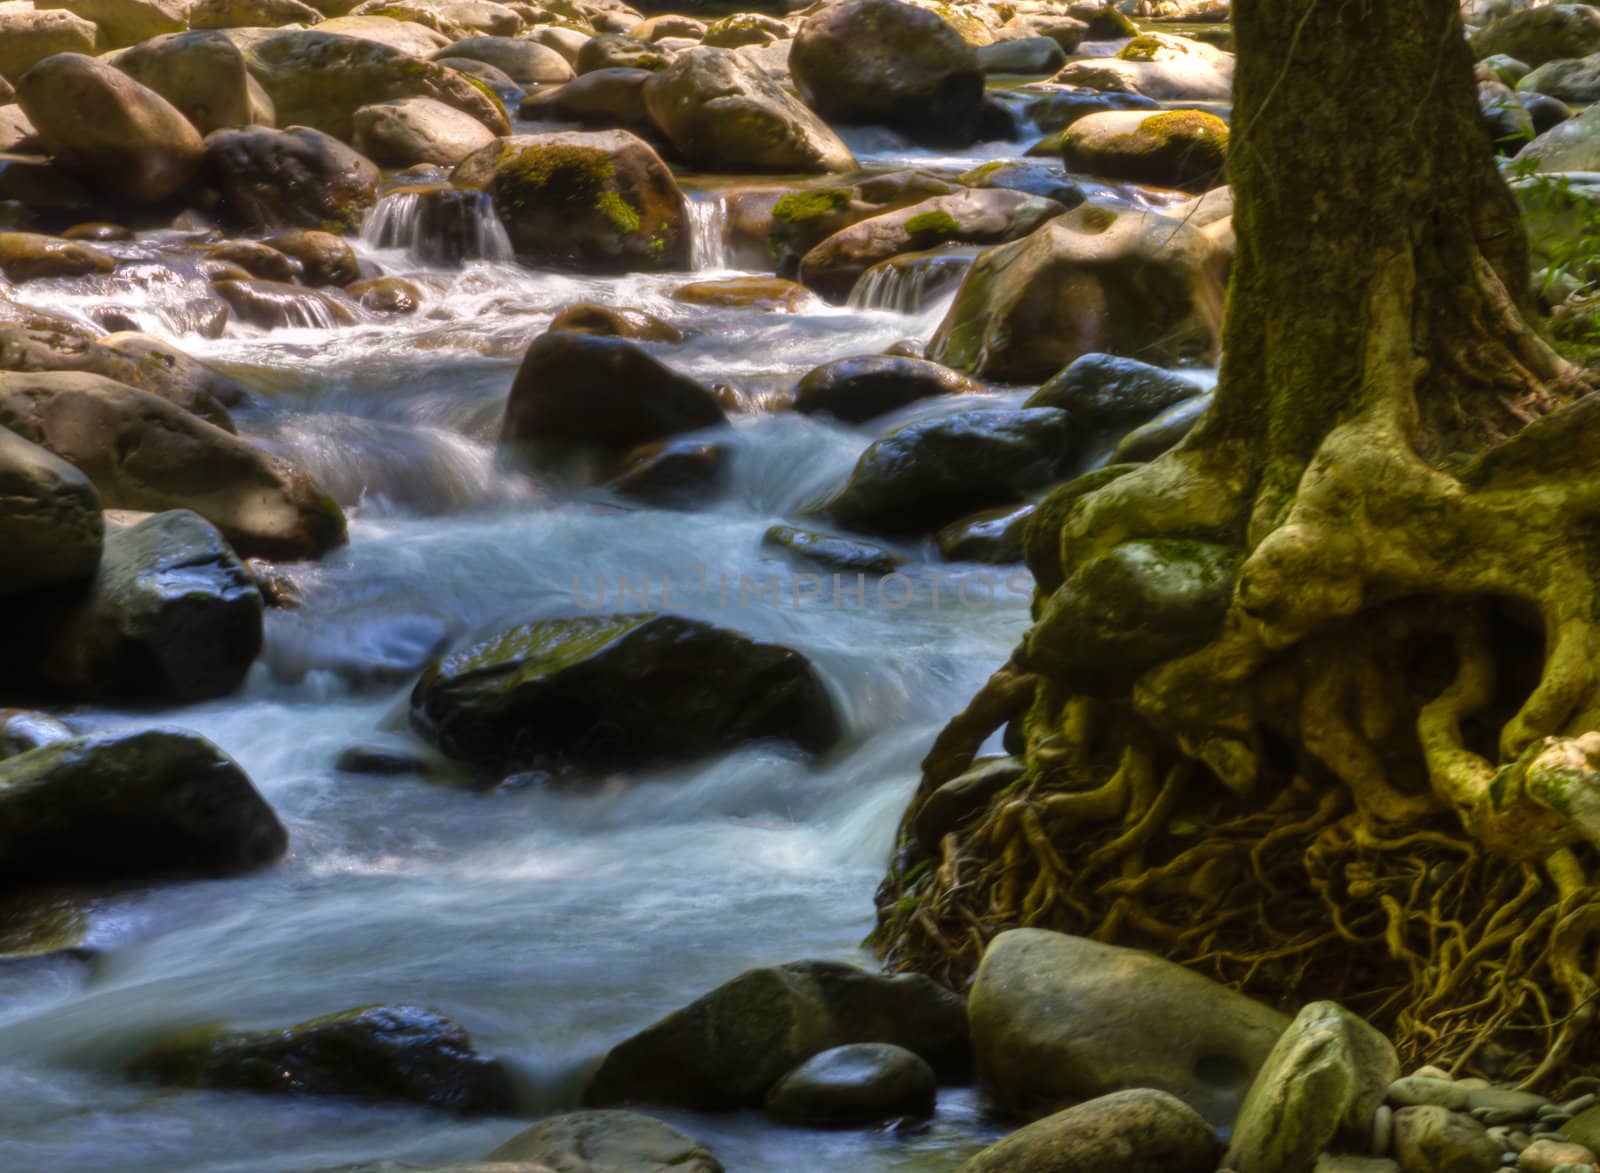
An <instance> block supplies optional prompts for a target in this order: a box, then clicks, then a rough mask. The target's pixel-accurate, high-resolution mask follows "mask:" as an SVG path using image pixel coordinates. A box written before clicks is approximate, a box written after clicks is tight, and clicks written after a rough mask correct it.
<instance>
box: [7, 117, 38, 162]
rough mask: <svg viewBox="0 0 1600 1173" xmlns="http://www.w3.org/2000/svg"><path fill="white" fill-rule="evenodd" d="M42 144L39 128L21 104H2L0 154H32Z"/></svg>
mask: <svg viewBox="0 0 1600 1173" xmlns="http://www.w3.org/2000/svg"><path fill="white" fill-rule="evenodd" d="M41 146H42V144H41V143H40V142H39V131H38V128H36V127H35V126H34V125H33V123H32V122H30V121H28V116H27V115H26V114H25V113H23V110H22V107H21V106H17V105H11V106H0V154H6V155H8V154H32V153H35V152H37V151H38V150H40V148H41Z"/></svg>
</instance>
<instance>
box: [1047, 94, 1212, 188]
mask: <svg viewBox="0 0 1600 1173" xmlns="http://www.w3.org/2000/svg"><path fill="white" fill-rule="evenodd" d="M1061 153H1062V157H1063V158H1064V159H1065V160H1066V164H1067V169H1068V170H1069V171H1074V172H1080V173H1083V174H1086V175H1096V176H1099V177H1101V178H1102V179H1121V180H1127V181H1129V182H1132V183H1145V184H1152V185H1154V186H1156V187H1175V188H1179V189H1182V190H1184V191H1196V192H1200V191H1206V190H1207V189H1209V188H1213V187H1216V186H1217V185H1218V184H1220V183H1222V182H1223V177H1222V166H1223V162H1224V160H1225V159H1226V157H1227V153H1228V124H1227V123H1226V122H1224V121H1222V119H1220V118H1218V117H1217V116H1216V115H1215V114H1207V113H1206V112H1205V111H1203V110H1167V111H1163V112H1161V113H1159V114H1148V113H1145V112H1144V111H1141V110H1113V111H1108V112H1106V113H1104V114H1090V115H1089V116H1088V117H1087V118H1080V119H1078V120H1077V121H1076V122H1074V123H1073V124H1072V126H1071V128H1070V129H1068V131H1067V133H1066V137H1065V138H1064V139H1063V141H1062V148H1061Z"/></svg>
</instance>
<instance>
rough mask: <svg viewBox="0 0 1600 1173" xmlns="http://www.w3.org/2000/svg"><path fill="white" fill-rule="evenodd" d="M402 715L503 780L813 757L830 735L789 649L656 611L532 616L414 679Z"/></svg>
mask: <svg viewBox="0 0 1600 1173" xmlns="http://www.w3.org/2000/svg"><path fill="white" fill-rule="evenodd" d="M619 590H620V587H619ZM411 717H412V724H413V725H414V726H415V727H416V728H417V729H418V731H419V732H421V733H422V734H423V735H424V736H425V737H427V738H428V739H429V740H431V741H432V742H434V743H435V744H437V745H438V746H439V748H440V749H442V750H443V751H444V752H445V753H446V754H449V755H450V756H451V757H454V758H457V759H458V760H461V761H464V762H467V763H469V764H471V765H474V766H477V767H479V768H480V769H483V770H486V771H490V772H496V771H498V772H501V773H504V772H508V771H511V770H515V769H522V768H529V767H538V768H550V767H570V768H573V769H577V770H596V769H613V768H628V767H641V766H650V765H657V764H669V763H673V762H680V761H686V760H690V759H693V758H696V757H700V756H703V755H705V754H708V753H713V752H716V751H718V750H725V749H730V748H732V747H734V746H736V745H739V744H741V743H744V742H747V741H753V740H761V739H768V738H772V739H780V740H786V741H790V742H793V743H795V744H796V745H798V746H800V747H801V748H802V749H805V750H808V751H812V752H818V751H821V750H824V749H826V748H827V747H828V746H830V745H831V744H832V743H833V741H834V740H835V738H836V737H837V736H838V725H837V720H836V718H835V716H834V712H833V706H832V703H831V702H830V701H829V699H828V695H827V692H826V690H824V689H823V687H822V684H821V682H820V681H819V680H818V679H817V677H816V674H815V673H814V672H813V670H812V668H811V665H810V664H809V663H808V662H807V661H806V659H805V657H803V656H801V655H800V654H799V653H798V652H795V651H791V650H790V649H788V648H784V647H780V646H778V645H776V644H769V643H761V642H758V641H755V640H752V639H749V638H748V637H746V636H743V635H740V634H738V633H737V632H733V631H728V630H726V629H723V628H719V627H715V626H713V625H712V624H709V623H706V622H703V621H701V620H696V619H690V618H687V617H685V616H681V615H673V614H663V613H658V612H634V613H621V614H616V613H609V614H590V615H579V616H573V617H570V618H565V619H546V620H538V621H535V622H532V623H525V624H522V625H520V626H518V627H513V628H511V629H509V630H507V631H503V632H500V633H499V634H497V635H494V636H491V637H489V638H488V639H486V640H483V641H481V642H478V643H475V644H470V645H469V646H467V647H465V648H462V649H460V650H459V651H456V652H452V653H450V654H449V655H447V656H445V657H443V658H442V659H440V660H437V661H435V662H434V663H433V664H432V665H430V666H429V668H428V669H427V670H426V671H425V672H424V673H423V675H422V679H421V680H420V681H419V682H418V683H417V686H416V689H415V690H414V691H413V692H412V695H411Z"/></svg>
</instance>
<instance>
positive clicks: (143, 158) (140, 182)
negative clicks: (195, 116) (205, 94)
mask: <svg viewBox="0 0 1600 1173" xmlns="http://www.w3.org/2000/svg"><path fill="white" fill-rule="evenodd" d="M3 36H4V34H3V33H0V37H3ZM17 101H18V102H19V103H21V105H22V108H23V110H24V111H26V112H27V115H28V118H29V119H30V120H31V121H32V122H33V124H34V126H36V127H37V128H38V130H39V138H40V141H41V142H43V143H44V145H45V148H46V149H47V150H48V151H49V152H50V154H51V155H52V156H53V157H55V158H56V159H58V160H59V161H60V162H61V163H62V164H63V165H64V166H66V167H69V168H70V169H72V170H74V171H77V172H80V173H82V174H83V175H85V176H86V177H87V178H88V179H90V180H91V181H92V182H93V183H95V184H97V185H99V186H100V187H102V188H104V189H105V190H106V191H108V192H110V193H111V194H113V195H117V196H120V197H122V198H125V199H128V200H132V201H134V202H135V203H159V202H160V201H162V200H165V199H167V198H168V197H169V196H172V195H175V194H177V192H178V191H179V190H180V189H182V188H183V187H184V185H186V184H187V183H188V182H189V180H190V179H192V178H193V177H194V174H195V172H197V171H198V170H199V169H200V159H201V155H202V154H203V152H204V146H203V144H202V142H201V139H200V134H199V132H198V131H196V130H195V128H194V127H193V126H191V125H190V124H189V120H188V119H187V118H185V117H184V116H183V115H182V113H180V112H179V111H178V109H177V108H176V107H175V106H173V105H172V103H171V102H168V101H167V100H166V99H165V98H163V97H162V96H161V95H160V94H158V93H156V92H155V91H154V90H152V89H150V88H149V87H148V86H142V85H140V84H139V83H138V82H136V81H134V80H133V78H131V77H129V76H128V75H127V74H125V73H123V72H122V71H120V70H118V69H115V68H113V67H112V66H110V65H107V64H106V63H105V62H103V61H98V60H96V59H95V58H93V57H87V56H84V55H83V54H81V53H60V54H57V55H56V56H54V57H48V58H46V59H45V60H43V61H41V62H39V64H37V65H35V66H34V67H33V68H32V69H30V70H28V72H27V73H25V74H23V75H22V77H20V78H18V79H17Z"/></svg>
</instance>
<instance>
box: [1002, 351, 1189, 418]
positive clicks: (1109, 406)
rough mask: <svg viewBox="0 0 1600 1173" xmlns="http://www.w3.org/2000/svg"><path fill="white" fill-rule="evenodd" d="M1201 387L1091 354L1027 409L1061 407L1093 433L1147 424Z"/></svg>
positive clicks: (1138, 364) (1126, 361)
mask: <svg viewBox="0 0 1600 1173" xmlns="http://www.w3.org/2000/svg"><path fill="white" fill-rule="evenodd" d="M1202 391H1203V388H1202V387H1200V385H1199V384H1197V383H1194V382H1191V381H1190V380H1188V379H1185V378H1184V377H1183V376H1182V375H1176V374H1173V373H1172V372H1171V371H1169V370H1165V369H1163V368H1161V367H1157V366H1151V365H1150V364H1149V363H1143V362H1139V361H1138V360H1137V359H1132V358H1118V357H1117V356H1116V355H1114V354H1086V355H1084V356H1083V357H1081V358H1078V359H1074V360H1073V361H1072V362H1071V363H1069V364H1067V366H1065V367H1064V368H1062V369H1061V370H1059V371H1057V372H1056V373H1055V374H1054V375H1051V376H1050V378H1049V380H1048V381H1046V383H1045V384H1044V386H1042V387H1040V388H1039V389H1038V390H1037V391H1035V392H1034V393H1033V395H1032V396H1030V397H1029V398H1028V401H1027V402H1026V403H1025V404H1024V405H1023V406H1025V407H1055V408H1059V409H1061V410H1062V411H1064V412H1066V413H1067V415H1069V416H1070V417H1072V422H1073V423H1074V424H1077V425H1081V426H1082V427H1084V428H1086V429H1092V430H1096V431H1099V430H1108V431H1109V430H1113V429H1117V428H1127V427H1130V426H1133V425H1136V424H1141V423H1144V422H1145V421H1146V420H1149V419H1153V418H1154V417H1155V416H1157V415H1160V414H1161V413H1162V412H1163V411H1165V410H1166V409H1167V408H1169V407H1171V406H1173V404H1176V403H1181V402H1183V401H1184V400H1186V399H1192V398H1194V397H1195V396H1196V395H1199V394H1201V392H1202Z"/></svg>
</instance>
